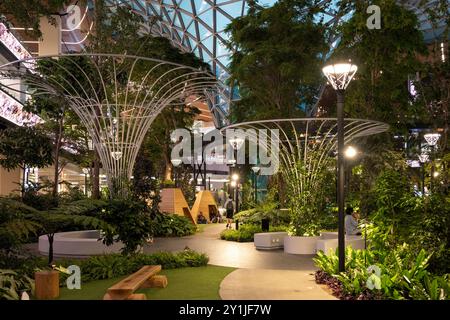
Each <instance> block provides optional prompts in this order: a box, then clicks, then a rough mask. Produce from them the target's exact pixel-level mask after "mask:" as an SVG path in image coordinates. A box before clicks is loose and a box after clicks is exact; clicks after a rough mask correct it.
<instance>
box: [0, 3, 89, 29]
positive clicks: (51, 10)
mask: <svg viewBox="0 0 450 320" xmlns="http://www.w3.org/2000/svg"><path fill="white" fill-rule="evenodd" d="M71 2H72V0H26V1H17V0H2V1H0V20H1V15H4V16H12V17H13V19H14V20H15V22H17V23H18V24H19V25H20V26H21V27H23V28H25V29H26V32H27V33H28V34H31V35H34V36H37V37H40V36H42V33H41V30H40V26H41V25H40V24H41V21H40V19H41V17H47V19H49V21H50V22H53V23H54V22H55V20H54V16H55V15H62V14H63V13H61V11H60V10H61V9H62V8H63V6H64V5H67V4H69V3H71ZM83 2H84V1H83Z"/></svg>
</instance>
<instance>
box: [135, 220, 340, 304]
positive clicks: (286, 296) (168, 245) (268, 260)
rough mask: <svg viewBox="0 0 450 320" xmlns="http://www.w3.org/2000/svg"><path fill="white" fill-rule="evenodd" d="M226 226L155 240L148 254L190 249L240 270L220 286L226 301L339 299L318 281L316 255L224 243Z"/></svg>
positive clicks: (225, 279) (236, 243) (212, 260)
mask: <svg viewBox="0 0 450 320" xmlns="http://www.w3.org/2000/svg"><path fill="white" fill-rule="evenodd" d="M224 228H225V225H224V224H212V225H207V226H206V227H205V229H204V231H203V232H201V233H197V234H195V235H193V236H189V237H183V238H155V239H154V242H153V244H150V245H147V246H146V247H145V248H144V252H146V253H151V252H157V251H180V250H183V249H185V248H186V247H188V248H190V249H193V250H196V251H198V252H203V253H206V254H207V255H208V256H209V263H210V264H212V265H218V266H226V267H234V268H238V269H237V270H235V271H233V272H231V273H230V274H229V275H227V276H226V277H225V278H224V279H223V281H222V283H221V285H220V296H221V297H222V299H225V300H234V299H239V300H282V299H283V300H309V299H314V300H316V299H317V300H329V299H335V298H334V297H333V296H332V295H331V294H329V293H328V292H327V291H325V289H324V287H323V286H320V285H317V284H316V283H315V281H314V272H315V271H316V270H317V268H316V267H315V266H314V263H313V261H312V257H313V256H309V255H308V256H305V255H291V254H286V253H284V251H283V250H275V251H260V250H256V249H255V247H254V245H253V242H250V243H239V242H231V241H224V240H220V238H219V234H220V232H221V231H222V230H224Z"/></svg>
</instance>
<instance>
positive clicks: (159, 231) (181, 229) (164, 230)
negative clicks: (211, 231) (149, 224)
mask: <svg viewBox="0 0 450 320" xmlns="http://www.w3.org/2000/svg"><path fill="white" fill-rule="evenodd" d="M153 222H154V230H153V232H154V233H153V235H154V236H155V237H184V236H189V235H192V234H194V233H195V230H196V227H195V225H194V224H193V223H192V222H191V221H190V220H188V219H187V218H186V217H182V216H179V215H176V214H163V213H157V214H156V215H155V217H154V218H153Z"/></svg>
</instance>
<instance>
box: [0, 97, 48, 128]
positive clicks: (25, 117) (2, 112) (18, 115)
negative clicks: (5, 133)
mask: <svg viewBox="0 0 450 320" xmlns="http://www.w3.org/2000/svg"><path fill="white" fill-rule="evenodd" d="M0 117H3V118H5V119H7V120H9V121H11V122H12V123H15V124H17V125H19V126H23V125H34V124H36V123H40V122H42V119H41V118H40V117H38V116H37V115H35V114H32V113H30V112H26V111H24V110H23V106H22V105H21V104H20V103H19V102H18V101H17V100H15V99H13V98H12V97H10V96H9V95H7V94H6V93H4V92H2V91H0Z"/></svg>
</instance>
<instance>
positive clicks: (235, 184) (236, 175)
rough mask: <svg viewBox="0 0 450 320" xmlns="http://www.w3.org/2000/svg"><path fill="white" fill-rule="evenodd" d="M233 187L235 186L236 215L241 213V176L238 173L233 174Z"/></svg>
mask: <svg viewBox="0 0 450 320" xmlns="http://www.w3.org/2000/svg"><path fill="white" fill-rule="evenodd" d="M231 186H234V187H235V188H234V190H235V194H234V202H235V203H236V213H238V212H239V175H238V174H237V173H233V175H232V176H231Z"/></svg>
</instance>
